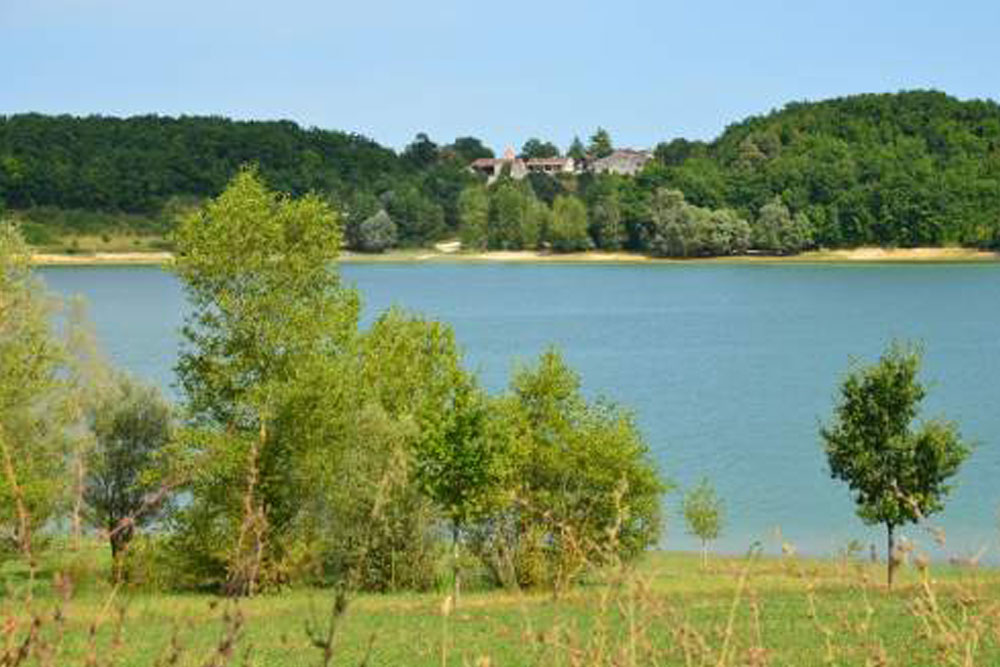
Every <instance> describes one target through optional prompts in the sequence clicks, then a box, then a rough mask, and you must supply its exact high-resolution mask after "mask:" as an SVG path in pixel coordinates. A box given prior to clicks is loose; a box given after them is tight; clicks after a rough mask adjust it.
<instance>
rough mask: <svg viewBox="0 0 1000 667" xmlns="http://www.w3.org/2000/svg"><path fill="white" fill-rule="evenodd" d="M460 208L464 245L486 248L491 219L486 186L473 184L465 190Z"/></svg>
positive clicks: (476, 248)
mask: <svg viewBox="0 0 1000 667" xmlns="http://www.w3.org/2000/svg"><path fill="white" fill-rule="evenodd" d="M458 210H459V219H460V220H461V222H460V224H459V235H460V238H461V240H462V247H463V248H467V249H475V250H485V249H486V245H487V242H488V230H489V220H490V198H489V194H488V193H487V191H486V188H485V187H484V186H482V185H473V186H470V187H468V188H466V189H465V190H463V191H462V195H461V197H459V200H458Z"/></svg>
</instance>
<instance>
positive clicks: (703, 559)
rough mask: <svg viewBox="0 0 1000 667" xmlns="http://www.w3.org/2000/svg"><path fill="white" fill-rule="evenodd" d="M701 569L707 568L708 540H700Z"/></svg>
mask: <svg viewBox="0 0 1000 667" xmlns="http://www.w3.org/2000/svg"><path fill="white" fill-rule="evenodd" d="M701 569H703V570H707V569H708V541H706V540H702V541H701Z"/></svg>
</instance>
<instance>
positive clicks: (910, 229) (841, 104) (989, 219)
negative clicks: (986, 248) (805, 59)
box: [657, 91, 1000, 247]
mask: <svg viewBox="0 0 1000 667" xmlns="http://www.w3.org/2000/svg"><path fill="white" fill-rule="evenodd" d="M657 156H658V157H659V158H660V161H661V163H662V165H663V169H662V171H661V173H660V174H659V178H658V179H657V180H659V181H660V182H665V183H669V184H670V185H671V186H673V187H677V188H679V189H680V190H682V191H683V192H684V194H685V195H686V198H687V199H688V201H690V202H692V203H694V204H698V205H702V206H708V207H713V208H715V207H732V208H735V209H737V210H738V211H740V212H741V213H742V214H744V215H746V216H750V217H751V219H752V218H753V216H754V215H755V213H756V212H757V211H759V210H760V209H761V207H763V206H764V205H765V204H766V203H767V202H768V201H769V200H771V199H772V198H773V197H774V196H775V195H776V194H777V195H780V196H781V198H782V199H783V200H784V203H785V204H786V205H787V206H788V207H789V208H790V209H791V210H792V211H793V212H797V211H801V212H804V213H805V214H806V215H807V216H808V218H809V220H810V222H811V224H812V226H813V228H814V241H815V242H816V243H818V244H820V245H824V246H830V247H836V246H843V245H860V244H877V245H900V246H915V245H940V244H944V243H962V244H966V245H989V244H991V243H994V242H995V239H996V238H997V229H998V225H1000V106H998V105H997V104H996V103H995V102H992V101H978V100H976V101H959V100H957V99H955V98H952V97H949V96H948V95H945V94H944V93H940V92H933V91H914V92H903V93H896V94H870V95H856V96H851V97H844V98H838V99H832V100H827V101H822V102H815V103H793V104H789V105H787V106H786V107H785V108H783V109H781V110H780V111H776V112H774V113H771V114H768V115H765V116H758V117H752V118H748V119H747V120H745V121H743V122H741V123H737V124H735V125H731V126H730V127H728V128H727V129H726V131H725V132H724V133H723V134H722V135H721V136H720V137H719V138H718V139H716V140H715V141H713V142H711V143H709V144H701V143H696V142H687V141H684V140H677V141H673V142H671V143H669V144H661V145H660V146H659V147H658V149H657Z"/></svg>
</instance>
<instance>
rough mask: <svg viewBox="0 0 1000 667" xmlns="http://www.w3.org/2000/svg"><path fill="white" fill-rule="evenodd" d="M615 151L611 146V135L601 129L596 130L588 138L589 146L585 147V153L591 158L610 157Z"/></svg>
mask: <svg viewBox="0 0 1000 667" xmlns="http://www.w3.org/2000/svg"><path fill="white" fill-rule="evenodd" d="M614 150H615V147H614V146H613V145H612V144H611V135H610V134H609V133H608V131H607V130H605V129H604V128H603V127H599V128H597V130H596V131H595V132H594V134H592V135H591V136H590V145H589V146H588V147H587V152H588V153H590V155H592V156H593V157H598V158H601V157H607V156H609V155H611V153H613V152H614Z"/></svg>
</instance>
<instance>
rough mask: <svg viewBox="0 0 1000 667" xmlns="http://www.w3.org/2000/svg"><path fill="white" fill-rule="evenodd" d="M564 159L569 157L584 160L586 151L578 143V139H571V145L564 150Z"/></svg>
mask: <svg viewBox="0 0 1000 667" xmlns="http://www.w3.org/2000/svg"><path fill="white" fill-rule="evenodd" d="M566 157H571V158H573V159H574V160H583V159H586V157H587V149H586V147H584V145H583V142H582V141H580V137H573V141H572V143H570V145H569V148H567V149H566Z"/></svg>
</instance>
